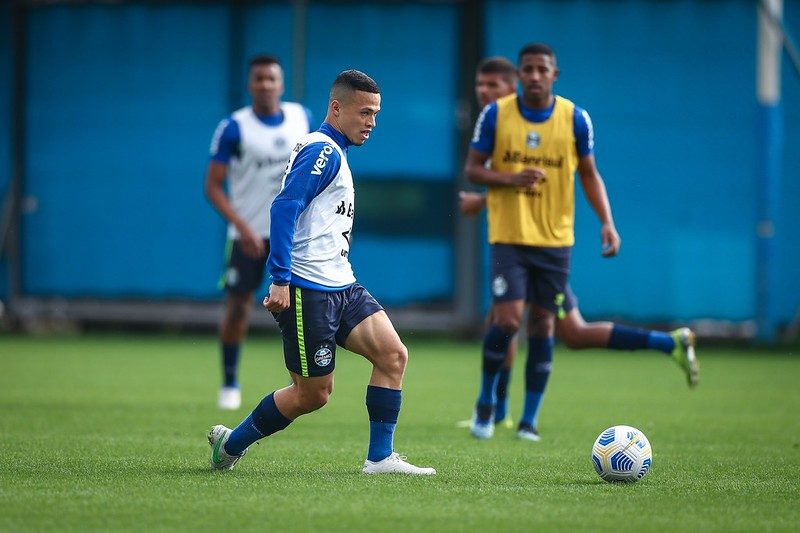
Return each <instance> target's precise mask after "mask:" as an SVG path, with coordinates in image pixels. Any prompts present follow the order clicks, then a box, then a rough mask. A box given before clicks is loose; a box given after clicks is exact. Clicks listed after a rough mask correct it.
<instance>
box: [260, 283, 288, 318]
mask: <svg viewBox="0 0 800 533" xmlns="http://www.w3.org/2000/svg"><path fill="white" fill-rule="evenodd" d="M264 307H266V308H267V311H270V312H272V313H280V312H281V311H286V310H287V309H289V286H288V285H275V284H274V283H273V284H272V285H270V286H269V294H267V295H266V296H265V297H264Z"/></svg>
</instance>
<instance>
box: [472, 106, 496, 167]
mask: <svg viewBox="0 0 800 533" xmlns="http://www.w3.org/2000/svg"><path fill="white" fill-rule="evenodd" d="M496 129H497V104H496V103H494V102H492V103H491V104H489V105H487V106H486V107H484V108H483V111H481V114H480V115H479V116H478V120H477V121H476V122H475V130H474V131H473V132H472V141H470V144H469V147H470V148H472V149H473V150H477V151H478V152H480V153H482V154H487V155H489V154H491V153H492V152H493V151H494V132H495V130H496Z"/></svg>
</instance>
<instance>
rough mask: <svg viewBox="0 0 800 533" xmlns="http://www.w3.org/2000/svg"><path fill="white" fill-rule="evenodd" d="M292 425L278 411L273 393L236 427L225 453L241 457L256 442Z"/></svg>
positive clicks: (226, 445)
mask: <svg viewBox="0 0 800 533" xmlns="http://www.w3.org/2000/svg"><path fill="white" fill-rule="evenodd" d="M291 423H292V421H291V420H289V419H288V418H286V417H285V416H283V415H282V414H281V412H280V411H278V406H277V405H275V393H274V392H273V393H272V394H270V395H269V396H266V397H265V398H264V399H263V400H261V403H259V404H258V405H257V406H256V408H255V409H253V412H252V413H250V414H249V415H247V418H245V419H244V420H242V421H241V423H240V424H239V425H238V426H236V429H234V430H233V432H232V433H231V436H230V437H229V438H228V442H226V443H225V451H226V452H227V453H229V454H231V455H241V454H242V453H243V452H244V451H245V450H246V449H247V447H248V446H250V445H251V444H253V443H254V442H255V441H257V440H259V439H263V438H264V437H268V436H269V435H272V434H273V433H276V432H278V431H281V430H282V429H286V426H288V425H289V424H291Z"/></svg>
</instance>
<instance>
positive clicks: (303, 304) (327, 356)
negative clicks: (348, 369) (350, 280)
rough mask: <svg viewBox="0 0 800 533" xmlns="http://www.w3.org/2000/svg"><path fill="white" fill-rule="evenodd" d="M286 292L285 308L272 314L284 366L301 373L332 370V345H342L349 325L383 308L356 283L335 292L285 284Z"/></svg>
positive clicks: (348, 333)
mask: <svg viewBox="0 0 800 533" xmlns="http://www.w3.org/2000/svg"><path fill="white" fill-rule="evenodd" d="M289 296H290V304H289V308H288V309H287V310H286V311H282V312H280V313H273V314H274V316H275V319H276V320H277V321H278V326H280V329H281V334H282V335H283V358H284V360H285V361H286V368H288V369H289V370H290V371H292V372H294V373H295V374H300V375H301V376H303V377H310V376H326V375H328V374H330V373H331V372H333V369H334V367H335V366H336V345H337V344H338V345H339V346H341V347H342V348H344V343H345V341H346V340H347V337H348V336H349V335H350V332H351V331H353V328H355V327H356V326H357V325H358V324H360V323H361V321H363V320H364V319H365V318H367V317H368V316H370V315H373V314H375V313H377V312H378V311H382V310H383V307H381V305H380V304H379V303H378V302H377V301H376V300H375V298H373V297H372V295H371V294H370V293H369V292H368V291H367V289H365V288H364V287H362V286H361V285H359V284H358V283H354V284H353V285H352V286H350V287H349V288H347V289H345V290H343V291H337V292H323V291H314V290H311V289H301V288H300V287H295V286H294V285H289Z"/></svg>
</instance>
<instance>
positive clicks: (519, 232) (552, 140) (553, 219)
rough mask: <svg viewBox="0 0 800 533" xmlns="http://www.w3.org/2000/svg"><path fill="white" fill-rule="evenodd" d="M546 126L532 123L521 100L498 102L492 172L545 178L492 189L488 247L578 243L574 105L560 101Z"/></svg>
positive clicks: (490, 193)
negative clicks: (536, 173)
mask: <svg viewBox="0 0 800 533" xmlns="http://www.w3.org/2000/svg"><path fill="white" fill-rule="evenodd" d="M555 98H556V101H555V106H554V107H553V113H552V114H551V115H550V118H548V119H547V120H546V121H544V122H529V121H528V120H526V119H525V118H524V117H523V116H522V113H520V111H519V107H518V104H517V95H516V94H512V95H509V96H505V97H503V98H500V99H499V100H497V127H496V130H495V139H494V151H493V152H492V163H491V164H492V169H494V170H499V171H502V172H520V171H521V170H523V169H524V168H535V167H538V168H541V169H542V170H543V171H544V173H545V179H544V180H543V181H540V182H539V183H537V184H536V185H535V186H534V187H532V188H528V187H509V186H492V187H489V190H488V195H487V199H486V205H487V210H488V213H489V242H490V243H492V244H495V243H505V244H522V245H527V246H548V247H561V246H572V245H573V244H574V243H575V233H574V221H575V170H576V169H577V168H578V153H577V150H576V148H575V132H574V126H573V114H574V111H575V104H573V103H572V102H571V101H569V100H567V99H566V98H561V97H560V96H556V97H555Z"/></svg>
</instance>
